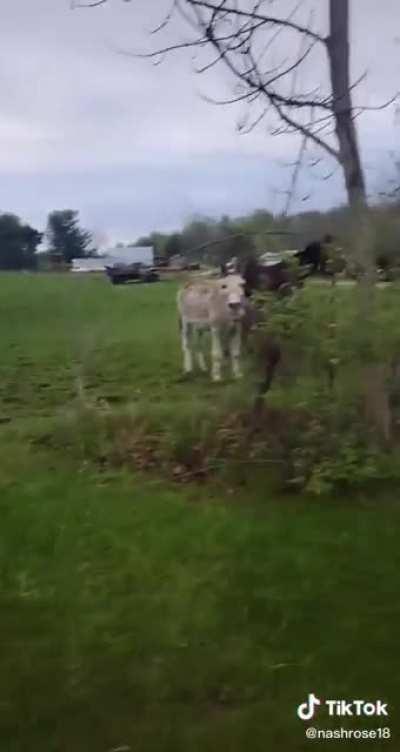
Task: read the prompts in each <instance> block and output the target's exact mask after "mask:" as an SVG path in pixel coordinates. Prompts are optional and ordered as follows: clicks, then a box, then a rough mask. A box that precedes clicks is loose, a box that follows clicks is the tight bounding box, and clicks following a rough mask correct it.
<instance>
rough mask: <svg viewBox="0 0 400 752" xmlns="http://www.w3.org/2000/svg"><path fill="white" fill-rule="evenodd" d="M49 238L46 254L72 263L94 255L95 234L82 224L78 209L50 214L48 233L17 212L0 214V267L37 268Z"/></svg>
mask: <svg viewBox="0 0 400 752" xmlns="http://www.w3.org/2000/svg"><path fill="white" fill-rule="evenodd" d="M45 238H46V240H47V245H48V251H46V253H45V255H46V256H47V258H49V257H50V259H52V258H53V259H57V260H58V261H60V260H61V261H63V262H65V263H69V262H70V261H71V260H72V259H73V258H82V257H85V256H91V255H93V254H94V252H95V251H94V249H93V247H92V235H91V233H90V232H88V231H86V230H83V229H81V227H80V226H79V215H78V212H77V211H73V210H71V209H65V210H62V211H53V212H51V214H49V217H48V222H47V228H46V232H45V233H41V232H39V231H38V230H36V229H35V228H33V227H31V226H30V225H29V224H23V223H22V221H21V220H20V218H19V217H17V216H16V215H15V214H7V213H4V214H0V269H3V270H22V269H35V268H36V267H37V261H38V255H37V250H38V248H39V246H40V244H41V243H42V241H43V240H44V239H45Z"/></svg>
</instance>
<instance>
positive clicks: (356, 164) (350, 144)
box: [327, 0, 367, 208]
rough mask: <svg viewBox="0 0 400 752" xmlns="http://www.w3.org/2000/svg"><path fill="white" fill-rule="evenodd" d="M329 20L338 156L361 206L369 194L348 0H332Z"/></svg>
mask: <svg viewBox="0 0 400 752" xmlns="http://www.w3.org/2000/svg"><path fill="white" fill-rule="evenodd" d="M329 23H330V33H329V38H328V40H327V45H328V57H329V66H330V76H331V84H332V97H333V101H334V116H335V130H336V136H337V140H338V144H339V159H340V163H341V165H342V168H343V172H344V178H345V183H346V190H347V195H348V199H349V204H350V206H351V207H354V208H360V207H364V206H365V205H366V203H367V195H366V189H365V180H364V173H363V169H362V166H361V158H360V151H359V146H358V141H357V132H356V128H355V126H354V121H353V113H352V101H351V84H350V44H349V0H330V2H329Z"/></svg>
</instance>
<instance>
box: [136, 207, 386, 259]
mask: <svg viewBox="0 0 400 752" xmlns="http://www.w3.org/2000/svg"><path fill="white" fill-rule="evenodd" d="M399 209H400V203H397V202H389V201H388V200H386V201H382V202H381V203H380V204H377V205H375V206H372V207H370V209H369V226H370V244H371V248H372V254H373V256H374V257H375V259H376V260H379V261H380V265H384V264H382V259H383V258H385V259H386V260H387V262H388V264H389V265H393V264H395V265H398V264H400V212H399ZM327 233H329V234H331V235H334V236H335V237H336V238H337V239H338V242H339V244H340V245H341V246H342V247H343V248H344V250H345V252H346V250H348V252H349V255H351V249H352V246H353V244H354V242H355V239H354V222H353V215H352V211H351V209H350V208H349V207H348V206H342V207H336V208H333V209H331V210H329V211H326V212H319V211H308V212H303V213H301V214H294V215H291V216H286V215H283V214H282V215H275V216H274V215H273V214H271V213H270V212H268V211H265V210H258V211H255V212H253V213H251V214H249V215H247V216H242V217H236V218H231V217H227V216H224V217H221V218H220V219H212V218H209V217H197V218H195V219H192V220H191V221H189V222H187V223H186V224H185V225H184V227H183V229H182V230H181V231H180V232H173V233H170V234H165V233H164V234H163V233H160V232H153V233H151V234H150V235H148V236H145V237H141V238H139V239H138V240H137V241H136V245H152V246H153V247H154V248H155V252H156V254H157V255H159V256H164V257H166V258H170V257H171V256H172V255H174V254H178V253H179V254H182V255H184V256H187V257H188V259H189V260H190V261H202V262H206V263H207V262H209V263H212V264H216V265H219V264H221V263H223V262H225V261H227V260H228V259H229V258H232V256H238V257H239V258H240V257H243V256H246V255H248V254H249V253H257V252H262V251H267V250H283V249H289V248H299V247H305V245H306V244H307V243H309V242H311V241H313V240H317V239H320V238H321V237H322V236H323V235H325V234H327Z"/></svg>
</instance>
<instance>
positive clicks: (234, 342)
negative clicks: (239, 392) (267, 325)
mask: <svg viewBox="0 0 400 752" xmlns="http://www.w3.org/2000/svg"><path fill="white" fill-rule="evenodd" d="M241 344H242V335H241V328H240V326H237V327H236V328H235V331H234V333H233V335H232V337H231V341H230V353H231V363H232V373H233V376H234V378H235V379H240V378H241V376H242V369H241V367H240V350H241Z"/></svg>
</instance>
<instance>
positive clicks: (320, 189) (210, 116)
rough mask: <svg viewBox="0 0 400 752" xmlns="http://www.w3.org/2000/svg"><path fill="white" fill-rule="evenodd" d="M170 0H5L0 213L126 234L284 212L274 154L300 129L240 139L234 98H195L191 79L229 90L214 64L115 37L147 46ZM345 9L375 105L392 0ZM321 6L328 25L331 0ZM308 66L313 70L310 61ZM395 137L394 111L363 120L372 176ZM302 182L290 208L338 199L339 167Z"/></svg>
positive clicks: (391, 58)
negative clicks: (199, 219)
mask: <svg viewBox="0 0 400 752" xmlns="http://www.w3.org/2000/svg"><path fill="white" fill-rule="evenodd" d="M285 1H286V0H285ZM287 4H288V5H290V3H289V2H288V0H287ZM166 5H167V4H166V2H164V0H160V2H157V4H155V3H152V4H150V2H149V0H137V2H136V3H135V4H133V3H132V4H130V3H123V2H119V1H118V0H110V2H109V4H107V5H106V6H104V7H101V8H98V9H92V10H89V9H81V10H75V11H71V9H70V3H69V2H67V0H13V4H12V5H11V4H9V5H7V6H6V7H4V8H3V10H2V14H1V25H0V86H1V91H2V98H1V99H2V107H1V111H0V142H1V149H0V172H1V173H2V178H3V179H2V188H1V189H0V207H1V209H2V210H3V211H4V210H6V211H15V212H17V213H20V214H21V215H22V216H23V217H24V218H25V219H27V220H30V221H32V222H34V223H35V224H36V225H38V226H39V227H43V226H44V224H45V220H46V215H47V213H48V211H50V210H51V209H53V208H63V207H67V206H68V207H72V208H77V209H79V210H80V211H81V215H82V220H83V221H84V222H85V223H86V224H88V225H89V226H90V227H92V228H96V229H100V230H102V231H104V232H106V233H107V234H108V235H109V236H110V237H112V238H113V239H115V240H119V239H123V240H124V239H128V240H129V239H132V238H134V237H136V236H137V235H139V234H142V233H143V232H147V231H149V230H151V229H155V228H158V229H172V228H174V227H177V226H179V225H180V223H181V222H182V221H184V220H185V219H186V218H187V217H188V216H189V215H190V214H192V213H200V212H204V213H208V214H214V215H218V214H221V213H223V212H227V213H232V214H234V213H240V212H244V211H249V210H251V209H253V208H256V207H270V208H274V209H278V207H279V205H280V204H279V201H281V202H282V197H280V198H279V190H282V189H284V188H285V187H286V185H287V181H288V171H287V169H286V170H285V169H282V168H280V167H279V164H280V163H281V162H282V160H290V159H291V158H293V156H294V154H295V153H296V148H297V140H296V139H295V138H293V137H280V138H271V137H269V136H267V135H266V133H265V132H264V131H263V130H262V129H258V130H257V131H254V132H253V133H252V134H250V135H249V136H240V135H239V134H238V133H237V132H236V129H235V122H236V120H237V117H238V116H239V114H240V108H238V107H236V108H235V107H233V108H224V107H216V106H212V105H210V104H208V103H206V102H205V101H203V100H202V99H201V97H200V96H199V95H198V91H199V89H200V90H202V91H203V92H209V93H211V94H214V95H217V96H223V95H224V94H228V95H229V93H230V82H229V79H228V77H227V75H226V72H225V71H224V70H222V69H220V70H219V71H213V73H212V74H211V75H210V76H208V77H207V78H204V79H203V78H199V77H196V76H194V75H193V74H192V71H191V61H190V55H189V54H184V53H182V54H179V55H175V56H173V57H170V58H168V59H167V60H166V61H165V62H164V63H163V64H162V65H160V66H157V67H154V66H153V65H151V64H150V63H149V62H144V61H138V60H134V59H132V58H130V57H127V56H126V55H122V54H118V52H117V49H118V48H119V49H125V50H128V49H138V48H143V47H146V46H147V45H148V44H149V37H148V30H149V29H150V28H151V26H152V25H155V23H156V22H157V20H158V19H159V18H160V17H161V16H162V10H163V7H166ZM308 7H309V4H308V6H307V3H305V5H304V11H303V12H304V13H308ZM352 7H353V27H352V33H353V38H354V48H353V71H354V77H355V78H356V77H357V75H359V74H360V73H362V72H363V70H364V69H365V68H368V69H369V75H368V78H367V80H366V81H365V82H364V83H363V84H362V86H361V87H360V89H359V90H358V91H357V98H358V100H362V101H363V102H365V103H367V104H370V105H372V104H377V103H379V102H381V101H384V100H385V99H386V98H387V97H389V96H390V95H391V94H393V92H394V91H395V90H396V88H397V87H398V81H399V80H400V76H399V74H400V55H399V51H400V45H399V43H398V41H397V43H396V40H395V35H396V20H397V17H398V8H397V0H385V4H384V6H383V7H384V11H383V10H382V6H381V7H380V6H379V4H377V3H376V2H375V0H353V3H352ZM318 9H319V11H320V12H321V10H322V14H321V15H322V18H321V23H323V22H324V19H323V12H325V10H326V3H325V2H324V3H323V4H322V3H320V5H319V6H318ZM168 34H169V35H170V34H174V37H175V38H177V37H180V38H181V36H182V35H183V34H187V31H186V29H184V27H183V26H181V27H180V28H176V27H175V28H174V29H171V30H170V31H169V32H168ZM167 38H170V37H168V35H167ZM287 43H288V44H289V42H287ZM317 72H318V74H319V70H318V68H317ZM305 75H306V77H309V80H310V81H314V80H315V75H316V66H315V64H314V65H313V66H310V68H309V70H308V71H307V73H306V74H305ZM319 75H320V74H319ZM397 135H398V133H397V131H396V127H395V124H394V118H393V109H390V110H387V111H385V112H380V113H376V112H374V113H367V114H365V115H364V117H363V118H362V119H361V120H360V137H361V144H362V149H363V153H364V156H365V161H366V163H367V164H370V165H371V171H370V172H369V173H368V174H369V179H370V184H371V186H373V185H374V182H376V181H377V180H378V177H379V175H381V173H382V172H384V171H385V170H386V167H385V168H383V167H382V165H383V164H386V162H385V161H384V157H385V155H386V154H387V153H388V152H389V150H390V149H396V140H397ZM374 168H375V169H374ZM389 169H390V160H389V161H388V170H389ZM379 171H380V172H379ZM380 179H383V177H382V178H381V177H379V180H380ZM302 181H303V182H302V190H301V192H300V194H301V195H306V194H307V193H310V194H311V196H310V199H309V201H308V202H306V203H302V202H301V201H299V202H298V206H297V208H299V207H302V208H304V209H305V208H307V209H308V208H312V207H326V206H328V205H329V204H330V203H332V202H336V201H339V200H341V199H343V189H342V183H341V179H340V176H337V177H336V178H335V179H334V180H333V181H329V182H321V181H318V180H316V178H315V177H314V176H312V175H304V176H303V179H302ZM301 195H300V197H301Z"/></svg>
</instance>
